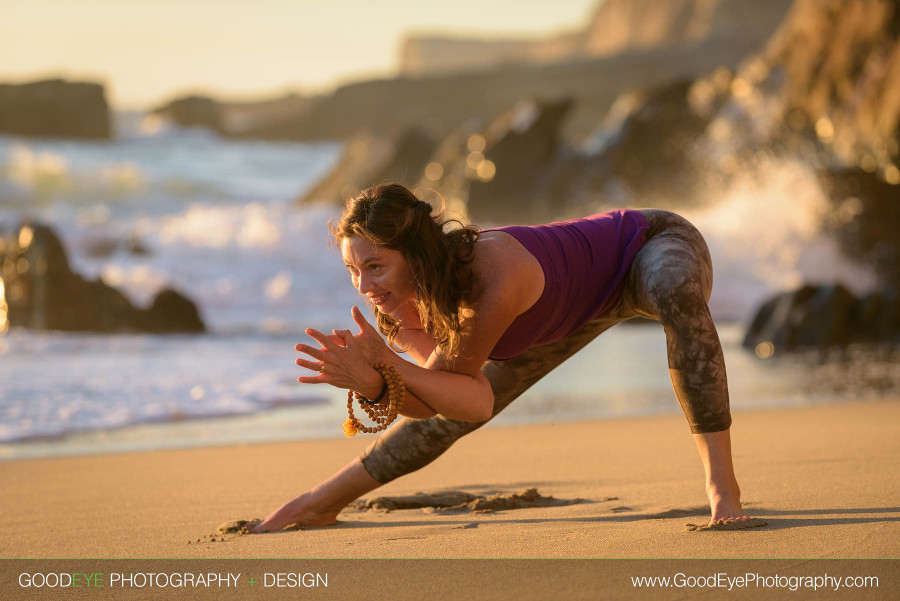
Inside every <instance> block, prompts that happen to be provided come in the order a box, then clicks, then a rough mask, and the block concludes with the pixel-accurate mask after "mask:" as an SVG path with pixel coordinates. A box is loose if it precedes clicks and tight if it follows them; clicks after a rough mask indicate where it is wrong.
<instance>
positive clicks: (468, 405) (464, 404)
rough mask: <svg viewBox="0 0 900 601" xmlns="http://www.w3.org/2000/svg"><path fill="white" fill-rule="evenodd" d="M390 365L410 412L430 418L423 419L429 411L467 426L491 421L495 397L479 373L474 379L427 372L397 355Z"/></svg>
mask: <svg viewBox="0 0 900 601" xmlns="http://www.w3.org/2000/svg"><path fill="white" fill-rule="evenodd" d="M389 361H390V363H391V365H393V366H394V368H395V369H396V370H397V372H398V373H399V374H400V377H401V378H402V379H403V383H404V384H405V386H406V396H407V401H406V402H407V403H408V404H409V409H410V410H411V411H415V412H416V413H420V412H421V413H422V415H424V416H425V417H430V415H425V409H430V410H431V411H433V412H436V413H440V414H441V415H443V416H444V417H449V418H451V419H459V420H463V421H470V422H481V421H486V420H488V419H490V417H491V414H492V413H493V410H494V393H493V391H492V390H491V385H490V383H489V382H488V380H487V378H485V377H484V376H483V375H482V374H481V372H479V374H478V376H476V377H473V376H469V375H467V374H459V373H454V372H450V371H441V370H437V369H428V368H425V367H419V366H418V365H416V364H414V363H411V362H409V361H406V360H405V359H403V358H401V357H400V356H398V355H393V356H392V357H391V358H390V360H389ZM479 376H480V377H479ZM404 414H406V413H405V412H404ZM409 416H410V417H417V416H414V415H409Z"/></svg>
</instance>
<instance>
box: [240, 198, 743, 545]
mask: <svg viewBox="0 0 900 601" xmlns="http://www.w3.org/2000/svg"><path fill="white" fill-rule="evenodd" d="M444 225H445V223H444V222H443V221H442V220H441V219H440V217H438V218H434V217H432V215H431V206H430V205H429V204H428V203H425V202H423V201H420V200H419V199H417V198H416V197H415V196H414V195H413V194H412V193H411V192H410V191H409V190H407V189H406V188H404V187H403V186H401V185H399V184H383V185H379V186H376V187H374V188H369V189H368V190H365V191H363V192H362V193H361V194H360V195H359V196H358V197H357V198H355V199H352V200H350V201H349V202H348V203H347V205H346V207H345V209H344V213H343V215H342V218H341V220H340V222H339V223H338V224H337V225H336V226H332V233H333V234H334V236H335V239H336V240H337V241H338V242H339V243H340V246H341V254H342V256H343V258H344V262H345V263H346V266H347V270H348V271H349V274H350V278H351V281H352V282H353V285H354V286H355V287H356V289H357V290H358V291H359V293H360V294H362V295H365V297H366V300H367V301H368V302H369V303H371V304H372V305H373V307H374V311H375V316H376V322H377V325H378V329H379V330H380V331H381V332H382V333H383V334H385V335H386V337H387V340H388V344H390V346H388V344H386V343H385V342H384V340H383V339H382V337H381V336H380V335H379V333H378V331H377V330H376V329H375V328H374V327H373V326H372V325H370V324H369V323H368V322H367V321H366V320H365V318H364V317H363V315H362V313H361V312H360V310H359V309H358V308H356V307H354V308H353V311H352V313H353V319H354V321H355V322H356V323H357V325H358V326H359V328H360V333H359V334H356V335H353V334H352V333H351V332H350V331H349V330H335V331H334V333H333V335H325V334H323V333H321V332H318V331H316V330H312V329H309V330H307V331H306V333H307V334H309V335H310V336H311V337H312V338H314V339H315V340H316V341H317V342H318V343H319V344H320V345H321V347H320V348H315V347H312V346H308V345H305V344H298V345H297V346H296V350H298V351H300V352H302V353H304V354H306V355H308V356H309V357H310V358H311V359H312V360H308V359H297V364H298V365H300V366H302V367H305V368H307V369H311V370H313V371H317V372H319V373H318V374H317V375H315V376H305V377H300V378H298V381H300V382H301V383H326V384H331V385H333V386H337V387H339V388H345V389H348V390H354V391H357V392H359V393H360V394H362V395H363V396H365V397H366V398H368V399H375V398H377V397H378V396H379V395H380V394H381V391H382V387H383V385H384V382H383V380H382V376H381V375H380V373H379V372H378V371H376V370H375V369H374V368H373V367H372V365H373V364H375V363H378V362H382V363H385V364H388V365H391V366H393V367H395V368H396V370H397V372H398V373H399V375H400V377H401V378H402V379H403V382H404V383H405V385H406V391H407V393H406V400H405V402H404V405H403V410H402V413H403V414H404V415H406V416H407V417H408V418H411V419H404V420H402V421H401V422H399V423H398V424H397V425H395V426H393V427H392V428H391V429H390V430H388V431H387V432H386V433H385V434H384V435H383V436H381V437H380V438H378V439H377V440H376V441H375V442H374V443H373V444H372V445H371V446H369V448H368V449H366V451H365V452H363V454H362V455H361V456H360V457H358V458H356V459H354V460H353V461H351V462H350V463H349V464H348V465H347V466H345V467H344V468H343V469H341V470H340V471H339V472H337V473H336V474H335V475H333V476H332V477H331V478H329V479H328V480H326V481H325V482H323V483H321V484H320V485H318V486H316V487H315V488H313V489H312V490H310V491H308V492H306V493H304V494H302V495H300V496H299V497H297V498H295V499H293V500H291V501H289V502H288V503H286V504H284V505H283V506H282V507H280V508H279V509H277V510H276V511H274V512H273V513H271V514H270V515H269V516H268V517H266V519H265V520H263V521H262V522H261V523H260V524H258V525H256V526H255V527H254V528H253V529H254V531H255V532H264V531H271V530H279V529H281V528H283V527H285V526H288V525H291V524H298V525H301V526H324V525H328V524H333V523H334V522H335V521H336V518H337V514H338V513H339V512H340V511H341V509H343V508H344V507H345V506H346V505H347V504H348V503H350V502H351V501H353V500H355V499H357V498H358V497H360V496H362V495H364V494H366V493H368V492H370V491H372V490H374V489H375V488H377V487H379V486H381V485H382V484H385V483H387V482H389V481H391V480H393V479H394V478H397V477H398V476H402V475H404V474H407V473H410V472H412V471H415V470H417V469H419V468H421V467H423V466H425V465H426V464H428V463H429V462H431V461H432V460H434V459H435V458H437V457H438V456H439V455H440V454H441V453H443V452H444V451H445V450H447V448H449V447H450V445H452V444H453V442H454V441H456V440H457V439H458V438H459V437H461V436H463V435H465V434H467V433H469V432H471V431H473V430H475V429H476V428H478V427H479V426H481V425H482V424H484V423H485V422H486V421H488V420H489V419H490V418H491V417H492V416H494V415H496V414H497V413H498V412H500V411H501V410H502V409H503V408H504V407H506V406H507V405H508V404H509V403H510V402H512V401H513V400H514V399H515V398H516V397H518V396H519V395H520V394H522V393H523V392H524V391H525V390H527V389H528V388H529V387H530V386H531V385H532V384H534V383H535V382H537V381H538V380H539V379H540V378H542V377H543V376H544V375H546V374H547V373H548V372H550V371H551V370H552V369H553V368H555V367H556V366H557V365H559V364H560V363H562V362H563V361H564V360H565V359H566V358H568V357H569V356H571V355H572V354H573V353H575V352H576V351H578V350H579V349H581V348H582V347H584V346H585V345H586V344H587V343H588V342H590V341H591V340H592V339H593V338H594V337H595V336H597V335H598V334H600V333H601V332H603V331H604V330H606V329H607V328H609V327H611V326H613V325H615V324H617V323H620V322H622V321H625V320H627V319H631V318H633V317H638V316H643V317H649V318H651V319H656V320H659V321H660V322H662V325H663V327H664V328H665V333H666V340H667V347H668V356H669V367H670V373H671V376H672V384H673V386H674V388H675V394H676V396H677V397H678V401H679V403H680V404H681V407H682V409H683V411H684V413H685V415H686V416H687V418H688V421H689V423H690V426H691V430H692V431H693V432H694V438H695V441H696V443H697V448H698V450H699V452H700V458H701V460H702V461H703V467H704V469H705V471H706V492H707V495H708V497H709V502H710V507H711V517H710V523H711V524H714V523H722V522H727V523H730V524H731V526H732V527H734V526H740V525H741V524H742V523H743V522H746V521H747V520H749V518H748V517H747V516H745V515H744V513H743V512H742V510H741V504H740V490H739V488H738V484H737V480H736V479H735V476H734V470H733V468H732V462H731V444H730V437H729V427H730V425H731V415H730V412H729V405H728V389H727V383H726V380H725V364H724V359H723V357H722V349H721V346H720V345H719V339H718V335H717V334H716V329H715V326H714V325H713V322H712V319H711V317H710V315H709V310H708V309H707V306H706V303H707V301H708V299H709V293H710V290H711V287H712V265H711V262H710V258H709V252H708V250H707V248H706V244H705V243H704V241H703V238H702V237H701V235H700V233H699V232H698V231H697V230H696V229H695V228H694V227H693V226H692V225H690V224H689V223H688V222H687V221H686V220H684V219H683V218H681V217H679V216H678V215H675V214H673V213H669V212H666V211H658V210H641V211H612V212H609V213H601V214H598V215H594V216H591V217H590V218H587V219H583V220H573V221H571V222H564V223H559V224H551V225H548V226H539V227H518V226H512V227H506V228H497V229H491V230H484V231H480V232H479V231H478V230H477V229H475V228H472V227H460V228H458V229H455V230H451V231H446V228H445V227H444ZM392 347H393V348H399V349H403V350H405V351H406V352H407V353H408V354H409V356H411V357H412V358H413V359H414V360H415V361H416V363H417V364H418V365H416V364H414V363H410V362H408V361H406V360H404V359H403V358H401V357H400V356H399V355H398V354H397V353H396V352H394V350H392Z"/></svg>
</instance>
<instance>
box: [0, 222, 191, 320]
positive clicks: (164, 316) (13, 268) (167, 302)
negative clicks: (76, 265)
mask: <svg viewBox="0 0 900 601" xmlns="http://www.w3.org/2000/svg"><path fill="white" fill-rule="evenodd" d="M0 290H2V292H3V294H2V297H3V299H4V300H5V305H6V307H5V308H6V310H5V312H0V313H3V314H2V315H0V318H2V319H0V330H5V329H6V328H7V327H25V328H34V329H38V330H65V331H82V332H153V333H164V332H203V331H205V329H206V328H205V326H204V325H203V322H202V321H201V319H200V315H199V312H198V311H197V307H196V306H195V305H194V303H192V302H191V301H190V300H188V299H187V298H185V297H184V296H183V295H181V294H179V293H178V292H176V291H174V290H163V291H162V292H160V293H159V294H157V296H156V298H155V299H154V301H153V304H152V305H151V307H150V308H149V309H138V308H135V307H134V305H132V304H131V302H130V301H129V300H128V299H127V298H126V297H125V295H123V294H122V293H121V292H119V291H118V290H116V289H115V288H112V287H110V286H108V285H107V284H105V283H104V282H103V281H102V280H100V279H98V280H94V281H89V280H85V279H84V278H82V277H81V276H80V275H78V274H76V273H73V272H72V271H71V268H70V267H69V260H68V257H67V256H66V251H65V248H63V245H62V242H61V241H60V239H59V237H58V236H57V235H56V233H55V232H54V231H53V230H52V229H51V228H49V227H47V226H45V225H40V224H33V223H24V224H22V225H21V226H20V227H18V228H17V229H16V230H15V231H13V232H11V233H9V234H8V235H6V236H2V237H0ZM3 304H4V303H3V302H0V308H3V307H2V305H3Z"/></svg>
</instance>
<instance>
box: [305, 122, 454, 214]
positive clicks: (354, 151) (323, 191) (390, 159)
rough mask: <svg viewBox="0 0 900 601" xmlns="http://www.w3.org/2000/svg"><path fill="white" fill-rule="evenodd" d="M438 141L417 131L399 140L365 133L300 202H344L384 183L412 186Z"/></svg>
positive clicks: (410, 130) (347, 145) (347, 148)
mask: <svg viewBox="0 0 900 601" xmlns="http://www.w3.org/2000/svg"><path fill="white" fill-rule="evenodd" d="M435 145H436V143H435V141H434V140H433V139H432V138H431V137H429V136H428V135H427V134H425V133H424V132H423V131H422V130H420V129H417V128H412V129H409V130H407V131H405V132H403V133H402V134H401V135H399V136H396V137H391V136H385V135H375V134H372V133H368V132H367V133H362V134H360V135H358V136H356V137H354V138H353V139H352V140H350V141H349V142H348V143H347V144H346V146H345V149H344V155H343V157H341V159H340V161H339V162H338V164H337V165H336V166H335V167H334V168H333V169H332V170H331V172H330V173H328V175H326V176H325V177H324V178H323V179H322V180H321V181H319V182H318V183H317V184H316V185H315V186H313V187H312V188H311V189H310V190H309V191H308V192H307V193H306V194H304V195H303V197H302V198H301V199H300V200H299V202H301V203H306V202H312V201H320V200H325V201H329V202H340V203H343V202H344V201H346V200H347V199H348V198H349V197H351V196H353V195H354V194H356V193H358V192H359V191H360V190H363V189H365V188H368V187H369V186H372V185H376V184H379V183H384V182H392V181H396V182H400V183H406V184H408V185H409V184H412V183H414V182H415V181H416V180H418V179H419V177H421V174H422V172H423V171H424V169H425V165H426V164H427V163H428V157H430V156H431V153H432V152H433V151H434V148H435Z"/></svg>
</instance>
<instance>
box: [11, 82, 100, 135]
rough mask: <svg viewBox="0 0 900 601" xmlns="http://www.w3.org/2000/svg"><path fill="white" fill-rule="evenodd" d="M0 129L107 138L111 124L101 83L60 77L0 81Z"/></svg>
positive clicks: (18, 133) (37, 133) (19, 133)
mask: <svg viewBox="0 0 900 601" xmlns="http://www.w3.org/2000/svg"><path fill="white" fill-rule="evenodd" d="M0 132H2V133H7V134H13V135H17V136H42V137H53V138H88V139H101V140H108V139H110V138H111V137H112V125H111V119H110V114H109V106H108V105H107V103H106V96H105V93H104V89H103V86H102V85H100V84H96V83H85V82H69V81H64V80H62V79H52V80H46V81H36V82H32V83H26V84H0Z"/></svg>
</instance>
